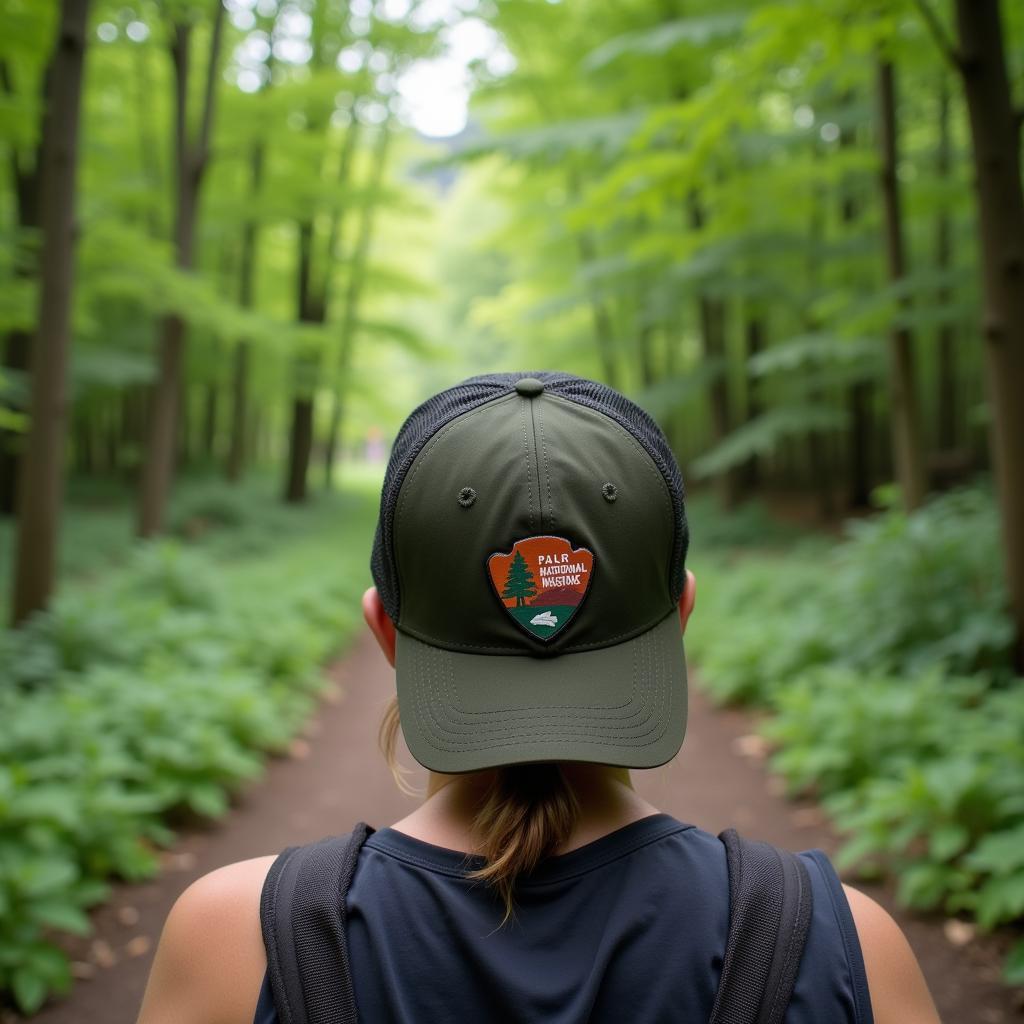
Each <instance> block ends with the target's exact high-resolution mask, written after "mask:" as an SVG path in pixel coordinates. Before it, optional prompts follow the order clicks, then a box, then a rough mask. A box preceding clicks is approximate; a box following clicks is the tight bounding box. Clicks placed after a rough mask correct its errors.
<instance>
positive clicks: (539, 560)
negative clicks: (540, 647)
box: [487, 536, 594, 640]
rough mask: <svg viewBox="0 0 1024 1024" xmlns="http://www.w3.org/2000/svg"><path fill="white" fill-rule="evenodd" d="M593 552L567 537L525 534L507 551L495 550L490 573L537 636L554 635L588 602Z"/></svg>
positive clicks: (505, 601) (511, 609)
mask: <svg viewBox="0 0 1024 1024" xmlns="http://www.w3.org/2000/svg"><path fill="white" fill-rule="evenodd" d="M593 569H594V554H593V552H592V551H589V550H588V549H587V548H574V547H573V546H572V544H570V543H569V541H567V540H566V539H565V538H564V537H550V536H542V537H524V538H523V539H522V540H517V541H516V542H515V544H513V545H512V550H511V551H509V552H508V553H507V554H506V553H505V552H502V551H495V552H494V554H493V555H491V556H490V557H489V558H488V559H487V572H488V575H489V576H490V577H491V583H492V584H493V585H494V592H495V593H496V594H497V595H498V599H499V600H500V601H501V603H502V605H503V607H504V608H505V611H507V612H508V613H509V615H511V616H512V618H513V619H515V621H516V622H517V623H518V624H519V625H520V626H521V627H522V628H523V629H524V630H526V632H527V633H529V634H530V636H532V637H533V638H534V639H536V640H550V639H551V638H552V637H553V636H555V635H556V634H557V633H560V632H561V631H562V630H563V629H565V627H566V626H567V625H568V624H569V623H570V622H571V621H572V618H573V616H574V615H575V614H576V612H577V610H578V609H579V606H580V605H581V604H582V603H583V598H584V597H585V596H586V593H587V588H588V587H589V586H590V577H591V575H592V573H593Z"/></svg>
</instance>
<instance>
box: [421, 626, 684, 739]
mask: <svg viewBox="0 0 1024 1024" xmlns="http://www.w3.org/2000/svg"><path fill="white" fill-rule="evenodd" d="M641 646H643V647H644V648H645V649H646V648H647V647H648V646H650V645H647V644H644V645H641ZM634 656H635V657H638V656H639V652H634ZM652 667H653V666H652ZM659 667H663V666H662V665H661V664H660V662H659ZM633 672H634V683H633V685H634V688H635V686H636V680H637V666H636V665H635V664H634V669H633ZM422 678H423V679H424V680H425V686H426V687H427V688H428V689H429V691H430V693H429V696H430V704H428V708H429V712H428V713H429V719H428V718H425V717H424V716H423V714H422V707H421V705H422V702H421V701H420V699H419V697H418V698H417V717H418V718H419V720H420V722H421V723H422V724H423V725H424V726H426V727H427V732H428V733H431V734H432V736H433V738H434V743H433V745H434V746H435V747H436V748H438V749H441V750H447V751H451V752H455V753H458V752H462V751H473V750H491V749H496V748H498V747H508V746H518V745H520V744H521V743H522V742H523V741H524V740H530V739H539V740H546V741H548V742H551V741H555V742H558V741H560V740H563V739H564V740H573V739H583V740H586V741H587V742H589V743H593V744H594V745H596V746H629V747H646V746H650V745H651V744H653V743H656V742H657V741H658V740H659V739H660V738H661V737H662V736H663V735H664V733H665V730H666V729H667V728H668V721H669V718H670V717H671V710H672V686H670V685H668V682H667V680H665V679H664V678H663V676H662V674H661V673H658V674H656V676H655V678H656V679H657V699H658V701H659V703H660V701H661V700H662V692H663V687H664V689H666V690H667V692H668V705H667V707H666V714H665V715H664V717H663V718H662V720H661V729H660V731H659V732H658V734H657V735H656V736H655V737H654V738H653V739H649V740H646V741H644V742H643V743H636V742H631V741H630V739H629V738H627V737H625V736H619V737H617V738H609V739H597V738H595V737H594V736H593V729H590V728H588V729H587V730H586V731H584V732H582V733H580V732H578V731H576V730H566V729H562V730H560V731H559V732H557V733H555V734H552V733H549V732H544V733H522V732H521V733H519V735H518V736H517V737H516V738H515V739H510V740H504V741H496V742H493V743H485V744H482V745H475V744H451V743H447V742H443V740H442V737H443V735H444V733H448V735H459V733H457V732H453V731H452V730H450V729H445V728H444V726H443V725H441V726H440V727H439V729H438V730H437V731H434V732H431V728H430V727H431V726H432V725H435V724H436V721H437V720H436V718H435V716H434V713H433V707H434V705H435V704H436V706H437V707H439V708H442V709H443V708H444V705H443V704H441V703H439V702H437V701H436V694H435V692H434V686H433V681H432V676H431V675H430V674H429V673H428V675H426V676H423V677H422ZM422 689H423V688H422V687H416V690H417V694H419V693H420V691H421V690H422ZM642 692H643V691H641V693H642ZM645 703H646V699H645ZM650 707H651V709H652V710H653V708H654V704H651V705H650ZM559 717H560V718H561V719H562V720H563V721H564V720H565V719H566V718H569V719H572V718H576V719H579V720H587V719H586V716H584V715H567V716H559ZM651 717H652V716H651V715H648V720H650V718H651ZM452 724H462V723H452ZM594 727H595V728H605V729H620V730H623V731H625V730H628V729H631V728H632V729H635V728H637V726H603V727H602V726H598V725H595V726H594ZM640 735H641V736H643V735H646V734H645V733H641V734H640Z"/></svg>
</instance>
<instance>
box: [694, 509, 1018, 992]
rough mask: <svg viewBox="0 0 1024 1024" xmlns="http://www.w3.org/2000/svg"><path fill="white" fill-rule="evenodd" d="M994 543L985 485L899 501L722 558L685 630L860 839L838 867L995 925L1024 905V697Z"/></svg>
mask: <svg viewBox="0 0 1024 1024" xmlns="http://www.w3.org/2000/svg"><path fill="white" fill-rule="evenodd" d="M752 532H754V533H756V530H755V531H752ZM740 536H742V535H740ZM997 545H998V537H997V521H996V514H995V510H994V508H993V503H992V497H991V495H990V494H989V493H988V492H987V491H983V490H966V491H961V492H953V493H950V494H948V495H945V496H943V497H941V498H937V499H935V500H933V501H932V502H930V503H929V504H928V505H926V506H925V507H923V508H922V509H920V510H919V511H917V512H915V513H913V514H912V515H909V516H908V515H906V514H904V513H903V512H901V511H899V510H889V511H886V512H883V513H881V514H879V515H877V516H875V517H873V518H871V519H867V520H862V521H855V522H851V523H849V524H848V525H847V528H846V538H845V540H843V541H842V543H840V544H839V545H837V546H836V547H835V549H834V550H833V551H831V552H829V553H828V554H827V557H824V556H823V554H822V552H821V551H820V550H819V551H817V552H816V553H815V554H814V555H813V556H812V555H811V554H810V553H809V552H807V551H803V552H802V551H800V549H799V548H796V547H794V546H791V547H790V548H789V550H788V551H787V552H786V553H785V554H779V553H776V554H773V555H766V554H764V553H760V554H739V555H738V556H737V557H736V558H735V559H733V560H732V561H731V562H729V563H727V564H721V561H720V564H719V565H718V568H717V575H716V574H715V573H713V572H707V573H704V574H703V576H702V578H701V580H700V598H699V601H698V615H697V616H695V618H694V621H693V623H692V625H691V628H690V630H689V631H688V633H687V640H688V645H687V646H688V650H689V651H690V653H691V654H693V655H694V656H695V657H696V659H697V661H698V662H699V663H700V666H701V672H702V675H701V678H702V683H703V685H705V686H706V687H707V688H708V689H709V690H710V691H711V693H712V694H713V695H714V696H715V697H716V698H717V699H719V700H741V701H751V702H755V703H758V704H762V705H766V706H767V707H768V708H769V709H770V711H771V715H770V716H769V718H768V719H767V720H766V721H765V722H764V724H762V726H761V731H762V734H763V735H764V736H765V737H766V738H767V739H768V740H769V741H770V742H771V744H772V747H773V750H774V752H773V754H772V758H771V765H772V768H773V769H774V770H775V771H776V772H778V773H779V774H780V775H781V776H782V778H783V779H784V780H785V782H786V784H787V786H788V788H789V790H790V791H791V792H792V793H812V794H814V795H816V796H818V797H819V798H821V799H823V800H824V803H825V806H826V808H827V809H828V810H829V812H830V813H831V814H832V816H833V818H834V820H835V821H836V823H837V825H838V826H839V827H840V828H841V829H842V830H843V831H844V832H845V833H846V834H847V835H848V836H849V839H848V841H847V843H846V844H845V846H844V847H843V849H842V850H841V851H840V854H839V857H838V863H839V864H840V866H847V867H849V866H853V865H856V866H857V867H858V868H859V870H861V871H862V872H864V873H870V874H874V873H877V872H878V871H880V870H883V869H886V868H888V869H891V870H893V871H894V872H895V874H896V876H897V878H898V896H899V898H900V899H901V900H902V901H903V902H904V903H906V904H908V905H910V906H914V907H920V908H940V909H942V910H944V911H945V912H947V913H969V914H971V915H972V916H974V917H975V918H976V919H977V921H978V922H979V924H980V925H981V926H982V927H984V928H991V927H995V926H996V925H1002V924H1010V923H1015V922H1019V921H1021V920H1022V919H1024V852H1022V851H1024V743H1022V742H1021V737H1022V736H1024V700H1021V692H1020V686H1021V681H1020V680H1014V679H1013V678H1012V675H1011V671H1010V650H1011V648H1010V644H1011V630H1010V627H1009V614H1008V607H1007V598H1006V594H1005V591H1004V589H1003V587H1002V585H1001V584H1000V583H999V582H998V581H997V579H996V576H997V574H995V573H994V572H993V566H995V565H997V564H998V558H997V551H998V547H997ZM1020 958H1021V953H1020V947H1019V946H1018V947H1017V949H1016V951H1015V952H1014V953H1012V954H1011V956H1010V957H1009V958H1008V960H1007V965H1006V972H1007V978H1008V979H1010V980H1013V979H1014V978H1019V976H1020V973H1021V969H1020Z"/></svg>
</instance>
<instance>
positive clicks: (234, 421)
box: [226, 340, 249, 483]
mask: <svg viewBox="0 0 1024 1024" xmlns="http://www.w3.org/2000/svg"><path fill="white" fill-rule="evenodd" d="M248 411H249V342H248V341H244V340H243V341H240V342H238V344H237V345H236V346H235V356H234V360H233V363H232V368H231V440H230V444H229V447H228V461H227V466H226V476H227V478H228V480H230V481H231V482H232V483H237V482H238V481H239V480H241V479H242V470H243V468H244V467H245V463H246V455H247V452H246V443H245V435H246V419H247V417H248Z"/></svg>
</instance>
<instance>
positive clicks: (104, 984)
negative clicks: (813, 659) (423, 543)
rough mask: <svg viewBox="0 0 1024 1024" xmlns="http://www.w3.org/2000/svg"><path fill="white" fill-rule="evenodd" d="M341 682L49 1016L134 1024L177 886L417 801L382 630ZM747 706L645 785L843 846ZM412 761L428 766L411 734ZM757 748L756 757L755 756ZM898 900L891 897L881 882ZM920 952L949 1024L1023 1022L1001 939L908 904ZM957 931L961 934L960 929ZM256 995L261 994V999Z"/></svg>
mask: <svg viewBox="0 0 1024 1024" xmlns="http://www.w3.org/2000/svg"><path fill="white" fill-rule="evenodd" d="M330 675H331V678H332V680H334V682H335V684H336V688H335V690H334V692H333V693H331V694H329V695H328V696H327V698H326V699H325V700H324V701H323V703H322V705H321V706H320V708H319V710H318V712H317V714H316V715H315V716H314V718H313V719H312V720H311V722H310V723H309V727H308V729H307V733H306V738H305V739H304V740H300V741H299V742H297V743H296V744H295V747H294V754H295V755H296V756H294V757H292V758H290V759H276V760H274V761H272V762H271V763H270V765H269V768H268V771H267V774H266V776H265V777H264V778H263V779H262V780H260V781H258V782H256V783H253V784H252V785H250V787H249V788H248V789H247V790H246V791H245V792H244V793H243V794H242V795H241V796H240V797H239V798H238V800H237V802H236V805H235V807H234V809H233V811H232V813H231V814H229V815H228V816H227V817H226V818H225V819H224V820H222V821H220V822H218V823H216V824H214V825H212V826H209V827H208V828H205V829H203V830H202V831H193V832H190V833H189V834H188V835H185V836H183V837H182V839H181V841H180V842H179V843H178V844H177V845H176V846H175V847H174V849H173V850H172V851H170V852H169V853H168V855H167V857H166V862H167V866H166V869H165V871H164V873H163V874H162V875H161V877H160V878H157V879H154V880H153V881H150V882H146V883H143V884H135V885H122V886H118V887H117V889H116V891H115V893H114V896H113V898H112V900H111V901H110V903H109V904H108V905H106V906H105V907H103V908H101V909H99V910H98V911H96V913H95V914H94V915H93V918H94V921H95V926H96V929H95V934H94V935H93V936H91V937H90V939H88V940H82V941H81V942H80V943H79V944H78V946H77V955H78V956H79V958H80V960H81V962H82V963H83V964H85V965H87V966H85V967H81V968H79V969H80V970H82V971H88V970H91V971H92V974H93V976H92V977H91V978H90V979H83V980H80V981H78V982H77V983H76V985H75V989H74V991H73V993H72V995H71V996H70V997H69V998H68V999H66V1000H64V1001H62V1002H53V1003H51V1004H50V1005H48V1006H47V1007H45V1008H44V1009H43V1010H42V1011H41V1012H40V1013H39V1014H38V1015H37V1016H36V1017H35V1018H33V1020H34V1021H36V1022H38V1024H133V1022H134V1021H135V1017H136V1014H137V1012H138V1007H139V1005H140V1003H141V1000H142V992H143V989H144V988H145V983H146V977H147V975H148V972H149V966H150V962H151V960H152V955H153V950H154V948H155V945H156V940H157V939H158V937H159V934H160V929H161V927H162V926H163V922H164V920H165V918H166V916H167V912H168V911H169V909H170V907H171V905H172V904H173V902H174V900H175V899H176V898H177V896H178V894H179V893H180V892H181V891H182V890H183V889H184V888H185V887H186V886H187V885H188V884H189V883H190V882H192V881H193V880H194V879H195V878H198V877H199V876H200V875H203V874H205V873H206V872H208V871H211V870H213V869H214V868H216V867H220V866H221V865H223V864H227V863H230V862H232V861H236V860H244V859H246V858H248V857H257V856H261V855H264V854H272V853H277V852H278V851H280V850H281V849H283V848H284V847H286V846H290V845H293V844H295V843H302V842H306V841H308V840H312V839H319V838H321V837H322V836H325V835H330V834H335V833H339V832H345V831H347V830H348V829H350V828H351V827H352V825H353V824H354V823H355V822H356V821H358V820H360V819H361V820H364V821H366V822H368V823H369V824H370V825H372V826H374V827H377V828H380V827H383V826H385V825H388V824H391V823H392V822H393V821H396V820H398V819H399V818H401V817H403V816H404V815H405V814H407V813H409V811H410V810H412V809H413V808H414V807H415V806H416V803H417V801H416V799H415V798H413V797H407V796H405V795H404V794H402V793H400V792H399V791H398V789H397V788H396V786H395V785H394V782H393V780H392V778H391V774H390V772H389V771H388V769H387V766H386V765H385V763H384V758H383V756H382V755H381V754H380V752H379V751H378V749H377V746H376V740H377V727H378V724H379V722H380V718H381V715H382V713H383V709H384V705H385V702H386V701H387V699H388V697H389V695H390V694H391V693H392V692H393V691H394V682H393V676H392V674H391V670H390V669H389V668H388V666H387V664H386V662H385V661H384V659H383V658H382V657H381V655H380V653H379V652H378V650H377V649H376V646H375V645H374V644H373V642H372V640H370V639H368V638H367V639H365V640H363V641H361V642H360V643H358V644H357V645H356V647H355V648H354V650H353V651H352V653H351V654H349V655H348V656H347V657H346V658H344V659H342V660H341V661H339V662H338V663H336V664H335V665H334V666H333V667H332V668H331V670H330ZM750 731H751V719H750V717H749V716H748V715H746V714H743V713H739V712H731V711H718V710H715V709H713V708H712V707H711V705H710V704H709V702H708V701H707V700H706V699H705V698H704V697H703V695H702V694H700V693H699V692H694V691H693V690H691V694H690V717H689V727H688V730H687V738H686V742H685V743H684V744H683V748H682V750H681V751H680V753H679V756H678V757H676V758H675V759H674V760H673V761H672V762H670V763H669V764H668V765H664V766H662V767H661V768H655V769H651V770H648V771H634V772H633V779H634V784H635V786H636V788H637V790H638V791H639V792H640V793H641V794H642V795H643V796H644V797H645V798H646V799H647V800H649V801H650V802H651V803H653V804H654V805H655V806H657V807H658V808H660V809H661V810H663V811H666V812H667V813H669V814H673V815H675V816H676V817H677V818H679V819H681V820H683V821H690V822H693V823H695V824H697V825H699V826H700V827H701V828H704V829H707V830H708V831H711V832H717V831H719V830H721V829H723V828H726V827H728V826H730V825H732V826H735V827H736V828H738V829H739V830H740V831H742V832H744V833H745V834H747V835H750V836H751V837H754V838H761V839H766V840H769V841H771V842H774V843H778V844H780V845H783V846H786V847H789V848H790V849H794V850H803V849H808V848H811V847H821V848H822V849H824V850H825V851H826V852H828V853H830V854H831V853H833V852H834V850H835V848H836V842H835V837H834V836H833V835H832V834H831V832H830V831H829V829H828V828H827V826H826V825H825V824H824V822H823V820H822V817H821V815H820V813H819V812H818V811H817V809H816V808H815V807H813V806H812V805H807V804H804V805H794V804H792V803H789V802H787V801H785V800H784V799H783V798H782V797H781V795H780V794H779V787H778V785H777V783H776V782H775V780H772V779H771V778H770V777H769V776H768V775H767V774H766V772H765V771H764V768H763V765H762V764H761V762H760V761H759V759H758V757H757V756H756V755H757V754H758V748H757V744H756V743H754V742H752V741H751V740H750V739H749V738H748V737H749V733H750ZM399 750H400V752H401V761H402V763H403V764H406V765H408V766H409V767H410V768H415V769H416V772H415V774H410V775H409V776H408V778H409V781H410V782H411V783H412V784H413V785H415V786H421V785H422V784H423V782H424V777H425V772H424V770H423V769H422V768H420V767H419V766H418V765H417V764H416V762H415V761H414V760H413V759H412V757H411V755H410V754H409V753H408V750H407V749H406V748H405V745H404V743H401V742H400V744H399ZM749 755H753V756H749ZM868 891H870V892H871V893H872V895H874V896H875V897H876V898H877V899H880V900H881V901H882V902H884V903H885V904H886V905H887V906H889V907H890V909H892V905H891V898H890V895H889V894H888V893H887V892H886V891H884V890H874V889H869V890H868ZM896 916H897V918H898V920H899V921H900V923H901V925H902V926H903V927H904V929H905V931H906V932H907V934H908V936H909V938H910V942H911V945H912V946H913V947H914V950H915V952H916V953H917V955H918V957H919V958H920V959H921V961H922V964H923V966H924V970H925V974H926V976H927V978H928V982H929V985H930V986H931V989H932V992H933V994H934V995H935V998H936V1001H937V1003H938V1005H939V1010H940V1012H941V1013H942V1017H943V1020H945V1021H946V1022H947V1024H952V1022H964V1024H968V1022H969V1024H998V1022H1001V1021H1020V1020H1024V1015H1022V1014H1021V1013H1020V1010H1019V1008H1018V1009H1015V997H1014V995H1013V993H1011V992H1009V991H1007V990H1006V989H1004V988H1002V987H1001V986H1000V985H999V983H998V970H999V968H998V963H997V960H996V957H995V954H994V947H993V944H992V943H990V942H969V943H967V944H966V945H965V946H963V947H955V946H954V945H952V944H951V942H950V941H949V939H948V938H947V936H946V934H945V932H944V929H943V923H942V922H941V921H938V920H934V919H922V918H917V917H909V916H908V915H906V914H902V913H899V912H896ZM954 937H955V936H954ZM255 999H256V994H255V993H253V1003H254V1005H255Z"/></svg>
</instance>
